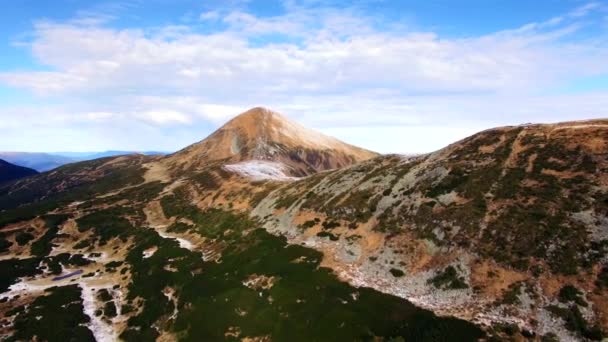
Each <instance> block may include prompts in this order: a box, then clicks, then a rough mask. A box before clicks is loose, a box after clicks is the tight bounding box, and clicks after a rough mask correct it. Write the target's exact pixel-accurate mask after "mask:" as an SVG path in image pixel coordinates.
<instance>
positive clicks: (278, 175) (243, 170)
mask: <svg viewBox="0 0 608 342" xmlns="http://www.w3.org/2000/svg"><path fill="white" fill-rule="evenodd" d="M224 169H226V170H228V171H231V172H234V173H237V174H239V175H241V176H244V177H247V178H251V179H253V180H277V181H291V180H297V179H298V178H297V177H291V176H288V175H287V173H286V171H287V167H286V166H285V165H284V164H282V163H278V162H272V161H266V160H250V161H245V162H241V163H237V164H228V165H224Z"/></svg>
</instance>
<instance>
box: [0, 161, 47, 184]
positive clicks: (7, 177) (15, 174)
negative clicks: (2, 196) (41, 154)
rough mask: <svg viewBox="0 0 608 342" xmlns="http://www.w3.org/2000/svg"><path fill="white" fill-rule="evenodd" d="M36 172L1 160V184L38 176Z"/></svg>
mask: <svg viewBox="0 0 608 342" xmlns="http://www.w3.org/2000/svg"><path fill="white" fill-rule="evenodd" d="M37 173H38V172H36V170H32V169H29V168H27V167H22V166H17V165H14V164H11V163H9V162H6V161H4V160H2V159H0V183H4V182H8V181H12V180H15V179H19V178H23V177H27V176H32V175H35V174H37Z"/></svg>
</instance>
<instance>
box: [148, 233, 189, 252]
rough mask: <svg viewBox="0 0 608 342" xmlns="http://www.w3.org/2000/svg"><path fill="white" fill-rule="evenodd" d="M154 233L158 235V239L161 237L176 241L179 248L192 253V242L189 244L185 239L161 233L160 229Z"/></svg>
mask: <svg viewBox="0 0 608 342" xmlns="http://www.w3.org/2000/svg"><path fill="white" fill-rule="evenodd" d="M156 232H157V233H158V235H160V237H162V238H164V239H172V240H176V241H177V243H179V246H180V247H181V248H185V249H187V250H189V251H194V245H193V244H192V242H190V241H188V240H186V239H183V238H180V237H177V236H173V235H170V234H168V233H166V232H163V231H162V230H160V229H157V230H156Z"/></svg>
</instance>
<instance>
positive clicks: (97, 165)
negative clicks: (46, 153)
mask: <svg viewBox="0 0 608 342" xmlns="http://www.w3.org/2000/svg"><path fill="white" fill-rule="evenodd" d="M294 127H295V128H294ZM314 134H316V135H314ZM314 134H313V133H311V132H310V131H309V130H306V129H302V128H301V127H299V126H297V125H296V124H293V123H290V122H289V121H287V119H285V118H284V117H282V116H281V115H280V114H276V113H273V112H271V111H268V110H265V109H260V108H256V109H252V110H250V111H248V112H246V113H244V114H242V115H240V116H238V117H236V118H235V119H233V120H232V121H230V122H229V123H227V124H226V125H225V126H223V127H222V128H220V129H219V130H218V131H216V132H215V133H213V134H212V135H211V136H210V137H208V138H207V139H205V140H203V141H202V142H200V143H198V144H194V145H192V146H189V147H187V148H186V149H184V150H182V151H179V152H177V153H175V154H173V155H169V156H166V157H145V156H124V157H117V158H105V159H100V160H97V161H89V162H83V163H77V164H72V165H68V166H65V167H62V168H59V169H57V170H55V171H53V172H51V173H48V174H42V175H38V176H35V177H31V178H28V179H25V180H22V181H16V182H13V183H10V184H9V185H5V186H0V204H2V205H1V206H0V210H4V211H2V212H0V227H2V228H0V233H1V235H0V238H1V239H0V247H2V248H0V270H3V271H2V272H5V274H3V277H2V279H3V282H2V283H0V291H3V293H0V298H5V299H0V312H3V313H4V317H3V318H2V319H3V322H4V324H3V325H2V327H1V328H0V333H2V334H3V335H8V336H13V338H15V339H21V340H30V339H32V338H33V336H38V337H39V339H47V338H48V336H50V335H48V330H44V327H41V326H40V325H39V324H38V323H36V322H38V320H37V319H36V317H50V316H49V315H50V314H51V312H56V311H57V310H56V308H57V307H61V306H62V305H64V306H65V305H68V304H70V303H71V304H70V305H71V306H70V308H71V309H70V310H71V312H72V315H71V317H74V318H73V319H67V318H65V317H63V316H58V317H56V318H55V322H56V324H55V325H56V326H57V329H61V330H60V331H70V329H80V328H82V329H81V330H79V334H82V339H83V340H86V339H90V338H91V337H93V338H96V339H97V340H116V339H117V338H119V337H120V338H121V339H123V340H126V341H136V340H137V341H141V340H153V339H156V338H158V339H160V340H176V339H179V340H201V339H204V340H231V339H233V340H234V339H251V340H258V341H265V340H274V341H283V340H294V336H299V337H300V338H301V339H302V340H303V341H310V340H333V341H335V340H370V339H378V340H390V339H392V338H397V337H398V336H400V337H402V338H404V339H405V340H434V341H452V340H462V341H469V340H477V339H479V338H482V337H484V336H488V337H493V338H499V339H515V340H525V339H540V338H541V337H542V338H543V340H555V339H561V340H582V339H589V340H597V339H601V337H602V336H605V332H606V331H607V330H608V312H607V311H606V308H608V302H607V298H608V266H606V264H607V261H608V260H607V252H608V218H607V217H608V202H607V199H608V178H606V176H605V175H606V174H608V172H607V171H608V170H607V169H608V161H607V160H606V158H608V121H607V120H596V121H587V122H571V123H562V124H553V125H525V126H515V127H502V128H496V129H491V130H487V131H484V132H480V133H478V134H475V135H473V136H471V137H469V138H467V139H464V140H462V141H459V142H456V143H454V144H452V145H450V146H447V147H446V148H444V149H442V150H439V151H437V152H434V153H431V154H427V155H421V156H415V157H403V156H396V155H389V156H378V155H376V154H374V153H372V152H369V151H366V150H363V149H359V148H356V147H353V146H350V145H347V144H344V143H341V142H339V141H337V140H335V139H332V138H327V137H324V136H321V135H319V134H318V133H314ZM313 136H314V137H315V138H314V139H311V137H313ZM332 149H335V152H332ZM370 158H371V159H370ZM243 165H245V166H246V167H243ZM333 166H336V167H337V166H339V168H333V169H332V167H333ZM17 257H18V258H17ZM78 272H80V273H78ZM54 277H59V278H58V279H57V280H52V279H53V278H54ZM64 277H65V279H64ZM55 285H58V286H60V287H59V288H56V289H54V290H52V289H50V288H51V287H52V286H55ZM45 290H46V292H45ZM70 298H72V299H70ZM79 298H80V299H79ZM31 304H35V305H31ZM471 322H472V323H471ZM78 327H80V328H78ZM57 336H60V334H59V333H58V335H57ZM58 338H60V337H58Z"/></svg>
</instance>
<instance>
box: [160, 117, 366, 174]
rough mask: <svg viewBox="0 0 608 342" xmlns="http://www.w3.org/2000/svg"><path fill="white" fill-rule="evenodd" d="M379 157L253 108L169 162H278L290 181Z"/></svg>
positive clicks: (186, 164)
mask: <svg viewBox="0 0 608 342" xmlns="http://www.w3.org/2000/svg"><path fill="white" fill-rule="evenodd" d="M376 155H377V154H376V153H374V152H371V151H368V150H365V149H362V148H359V147H356V146H352V145H349V144H347V143H344V142H342V141H340V140H338V139H335V138H332V137H329V136H327V135H324V134H322V133H320V132H317V131H315V130H312V129H309V128H306V127H304V126H302V125H300V124H298V123H296V122H293V121H291V120H290V119H288V118H287V117H286V116H284V115H282V114H280V113H278V112H275V111H273V110H270V109H268V108H264V107H254V108H251V109H249V110H247V111H246V112H243V113H241V114H239V115H237V116H236V117H234V118H233V119H232V120H230V121H228V122H227V123H226V124H225V125H223V126H222V127H220V128H219V129H218V130H216V131H215V132H214V133H213V134H211V135H210V136H209V137H207V138H206V139H205V140H203V141H201V142H199V143H196V144H194V145H191V146H189V147H187V148H185V149H184V150H182V151H179V152H177V153H176V154H174V155H173V156H171V159H172V160H174V161H175V162H177V164H182V165H184V166H185V167H188V168H191V167H196V165H197V164H201V165H202V164H204V163H208V162H209V161H218V160H223V161H226V162H227V163H231V162H241V161H248V160H265V161H278V162H282V163H284V164H286V165H288V166H289V167H288V169H290V170H291V171H290V172H288V174H289V175H290V176H303V175H308V174H311V173H315V172H317V171H322V170H328V169H332V168H336V167H342V166H347V165H350V164H353V163H355V162H358V161H362V160H366V159H369V158H372V157H374V156H376Z"/></svg>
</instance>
